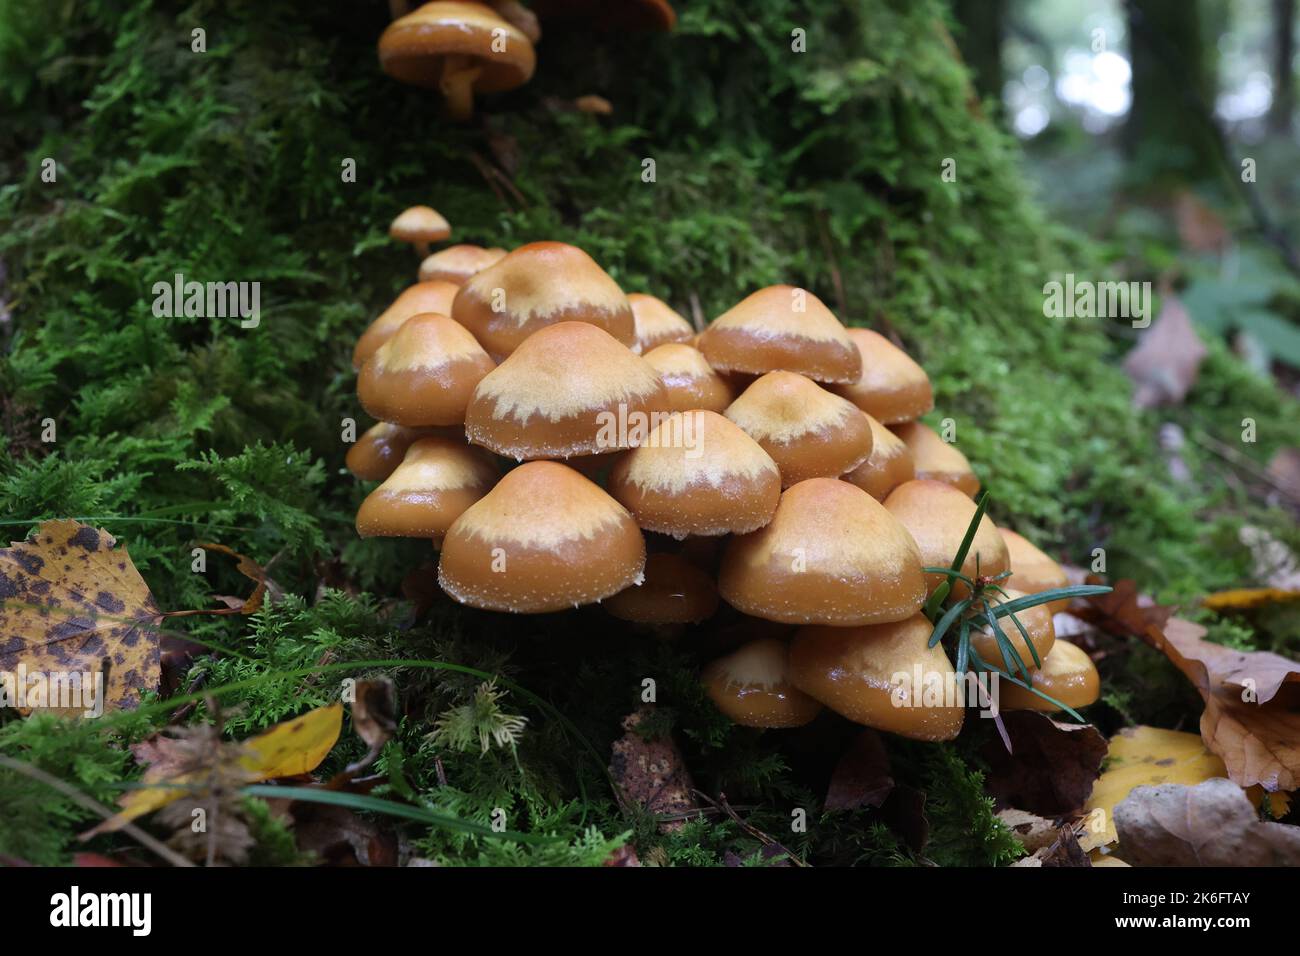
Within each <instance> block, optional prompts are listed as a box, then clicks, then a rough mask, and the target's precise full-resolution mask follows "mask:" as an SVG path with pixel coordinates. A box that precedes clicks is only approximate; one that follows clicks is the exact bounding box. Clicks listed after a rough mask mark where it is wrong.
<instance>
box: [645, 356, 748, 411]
mask: <svg viewBox="0 0 1300 956" xmlns="http://www.w3.org/2000/svg"><path fill="white" fill-rule="evenodd" d="M643 358H644V359H645V360H646V362H647V363H648V364H649V365H650V367H651V368H653V369H654V370H655V372H656V373H658V375H659V381H660V382H662V383H663V386H664V393H665V394H666V395H667V396H668V408H669V409H670V410H671V411H674V412H689V411H691V410H693V409H697V408H702V409H705V410H706V411H710V412H721V411H723V410H724V409H726V407H727V406H728V405H730V404H731V403H732V401H733V400H734V399H735V397H736V394H735V392H734V391H733V390H732V388H731V385H730V384H728V382H727V380H726V379H724V378H723V377H722V376H721V375H719V374H718V373H717V372H715V371H714V370H713V366H712V365H710V364H709V363H708V361H706V360H705V358H704V355H703V354H702V353H701V352H700V351H699V350H698V349H696V348H694V347H693V346H690V345H687V344H685V343H684V342H670V343H668V344H667V345H660V346H658V347H657V348H653V349H651V350H650V351H649V352H646V353H645V355H644V356H643Z"/></svg>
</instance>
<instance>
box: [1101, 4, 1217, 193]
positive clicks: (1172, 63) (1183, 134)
mask: <svg viewBox="0 0 1300 956" xmlns="http://www.w3.org/2000/svg"><path fill="white" fill-rule="evenodd" d="M1127 8H1128V26H1129V59H1130V61H1131V62H1132V66H1133V106H1132V109H1131V110H1130V112H1129V116H1128V121H1127V122H1126V123H1125V124H1124V131H1123V140H1124V146H1125V149H1126V151H1127V152H1128V154H1129V157H1130V159H1131V161H1132V164H1133V173H1134V175H1135V177H1136V178H1137V179H1138V180H1140V181H1142V182H1145V183H1157V182H1171V183H1177V182H1194V181H1197V180H1202V179H1208V178H1210V177H1211V176H1213V175H1214V174H1215V172H1216V170H1217V168H1218V164H1219V154H1218V140H1217V136H1216V132H1215V129H1214V125H1213V122H1214V120H1213V116H1212V114H1211V112H1210V111H1211V109H1212V104H1213V102H1214V83H1213V81H1212V77H1213V69H1212V64H1213V57H1212V55H1211V49H1212V47H1213V44H1212V43H1210V44H1209V45H1207V43H1206V41H1205V38H1204V37H1203V36H1202V34H1201V16H1200V3H1199V0H1128V2H1127Z"/></svg>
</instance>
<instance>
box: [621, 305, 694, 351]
mask: <svg viewBox="0 0 1300 956" xmlns="http://www.w3.org/2000/svg"><path fill="white" fill-rule="evenodd" d="M627 304H628V305H629V306H631V307H632V322H633V325H634V326H635V328H636V343H635V344H634V345H633V346H632V351H633V352H635V353H636V354H637V355H644V354H646V353H647V352H649V351H650V350H651V349H653V348H657V347H659V346H660V345H664V344H666V343H668V342H689V341H690V340H691V338H692V336H694V335H695V330H694V329H692V328H691V323H689V322H687V321H686V320H685V319H683V318H682V317H681V316H680V315H678V314H677V313H676V312H674V311H673V310H672V308H671V307H670V306H669V305H668V303H667V302H665V301H663V300H662V299H656V298H655V297H654V296H652V295H646V294H645V293H643V292H629V293H628V294H627Z"/></svg>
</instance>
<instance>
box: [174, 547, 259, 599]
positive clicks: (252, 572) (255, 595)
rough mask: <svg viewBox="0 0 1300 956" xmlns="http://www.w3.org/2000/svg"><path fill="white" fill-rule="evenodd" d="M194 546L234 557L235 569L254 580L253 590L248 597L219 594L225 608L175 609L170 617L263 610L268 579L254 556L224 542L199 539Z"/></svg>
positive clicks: (218, 597) (218, 596)
mask: <svg viewBox="0 0 1300 956" xmlns="http://www.w3.org/2000/svg"><path fill="white" fill-rule="evenodd" d="M194 546H195V547H196V548H204V549H206V550H208V551H216V552H217V553H218V554H224V555H226V556H228V557H231V558H234V559H235V570H237V571H238V572H239V573H240V574H242V575H243V576H244V577H246V578H248V580H250V581H252V582H253V584H254V587H253V592H252V593H251V594H250V595H248V597H246V598H237V597H232V596H230V595H217V600H219V601H220V602H221V603H222V604H224V605H226V606H225V608H224V609H220V610H215V611H213V610H201V611H173V612H171V613H170V614H168V615H167V616H168V617H186V616H188V615H191V614H255V613H257V612H258V611H259V610H261V608H262V600H263V598H264V597H265V596H266V589H267V579H266V570H265V569H264V568H263V567H262V566H261V565H260V564H258V563H257V562H256V561H254V560H253V559H252V558H250V557H247V556H245V555H242V554H240V553H239V552H238V551H236V550H234V549H233V548H228V547H226V546H225V545H224V544H217V543H216V542H215V541H197V542H195V544H194Z"/></svg>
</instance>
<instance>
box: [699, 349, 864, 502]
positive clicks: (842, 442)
mask: <svg viewBox="0 0 1300 956" xmlns="http://www.w3.org/2000/svg"><path fill="white" fill-rule="evenodd" d="M724 414H725V415H726V416H727V417H728V418H729V419H731V420H732V421H733V422H735V423H736V424H737V425H739V426H740V427H741V428H743V429H744V430H745V432H746V434H748V435H749V437H750V438H752V439H754V441H756V442H758V443H759V444H760V445H761V446H762V447H763V450H764V451H765V452H767V453H768V454H769V455H771V456H772V459H773V460H774V461H775V462H776V465H777V467H778V468H779V469H780V470H781V484H782V486H783V487H786V488H788V487H790V486H791V485H795V484H798V483H799V482H801V481H804V480H806V479H808V478H838V477H839V476H840V475H842V474H844V473H845V472H848V471H852V470H853V469H854V468H857V467H858V466H859V465H861V464H862V463H863V462H864V461H866V460H867V458H868V457H869V456H870V455H871V426H870V425H869V424H868V423H867V419H866V417H865V416H864V415H863V414H862V412H860V411H859V410H858V409H857V408H855V407H854V406H853V404H852V403H851V402H849V401H847V400H846V399H843V398H840V397H839V396H838V395H832V394H831V393H830V392H828V391H826V390H825V389H824V388H821V387H820V386H818V385H817V384H816V383H815V382H812V381H810V380H808V379H806V378H804V377H803V376H802V375H798V374H796V373H794V372H768V373H767V374H766V375H764V376H763V377H762V378H760V379H758V381H756V382H754V384H753V385H750V386H749V388H747V389H745V391H744V392H743V393H742V394H741V396H740V397H739V398H737V399H736V400H735V401H734V402H732V403H731V405H729V406H728V407H727V410H726V412H724Z"/></svg>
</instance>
